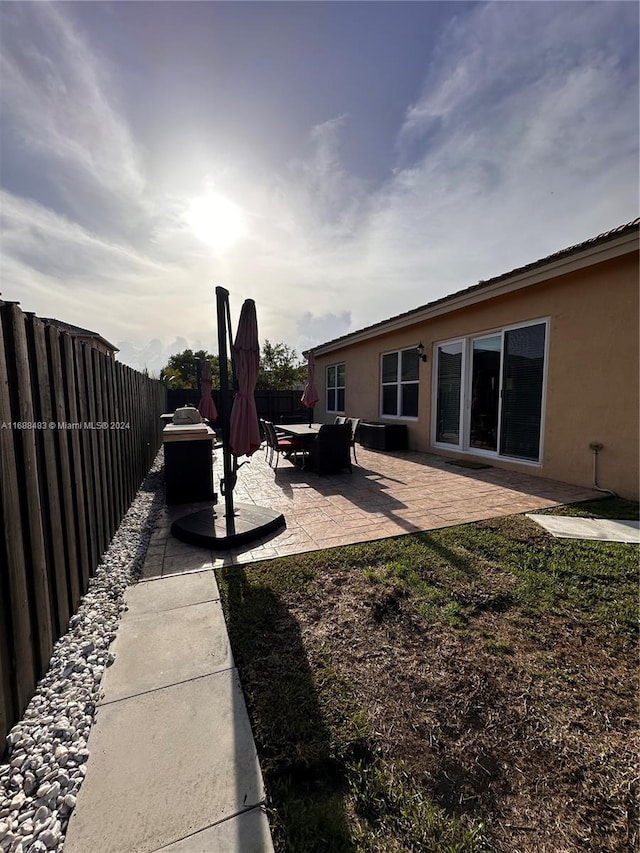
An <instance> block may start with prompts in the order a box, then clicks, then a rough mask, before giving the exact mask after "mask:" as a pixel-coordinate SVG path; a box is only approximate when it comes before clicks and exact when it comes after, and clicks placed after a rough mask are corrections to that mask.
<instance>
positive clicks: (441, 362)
mask: <svg viewBox="0 0 640 853" xmlns="http://www.w3.org/2000/svg"><path fill="white" fill-rule="evenodd" d="M462 350H463V342H462V341H454V342H453V343H450V344H442V345H441V346H439V347H438V379H437V383H436V385H437V392H436V393H437V395H438V399H437V404H436V441H437V442H442V443H443V444H454V445H457V444H459V443H460V403H461V400H462V395H461V391H462Z"/></svg>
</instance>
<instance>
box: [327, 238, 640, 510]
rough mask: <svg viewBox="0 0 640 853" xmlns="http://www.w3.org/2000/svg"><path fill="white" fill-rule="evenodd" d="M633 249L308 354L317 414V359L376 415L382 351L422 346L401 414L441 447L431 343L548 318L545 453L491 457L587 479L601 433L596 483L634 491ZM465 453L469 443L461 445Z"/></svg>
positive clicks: (354, 413) (415, 437)
mask: <svg viewBox="0 0 640 853" xmlns="http://www.w3.org/2000/svg"><path fill="white" fill-rule="evenodd" d="M638 275H639V268H638V253H637V252H632V253H629V254H626V255H624V256H622V257H620V258H616V259H613V260H609V261H605V262H603V263H600V264H597V265H594V266H592V267H589V268H587V269H585V270H580V271H578V272H572V273H568V274H566V275H563V276H560V277H557V278H554V279H550V280H548V281H546V282H543V283H540V284H535V285H531V286H529V287H527V288H524V289H523V290H519V291H516V292H513V293H511V294H507V295H504V296H500V297H495V298H493V299H490V300H487V301H485V302H482V303H479V304H477V305H474V306H471V307H468V308H465V309H462V310H458V311H453V312H451V313H448V314H445V315H442V316H440V317H437V318H434V319H432V320H429V321H428V322H423V323H421V324H417V325H416V324H414V325H410V326H407V327H405V328H404V329H403V330H401V331H398V332H394V333H391V334H386V335H379V336H377V337H376V338H374V339H372V340H368V341H365V342H363V343H359V344H354V345H352V346H350V347H343V348H342V349H341V350H336V351H334V352H332V353H330V354H328V355H319V356H317V357H316V363H317V369H316V380H317V386H318V391H319V395H320V403H319V404H318V406H317V407H316V414H317V416H318V419H319V420H325V421H330V420H332V419H333V415H327V414H326V412H325V411H324V405H325V401H326V394H325V380H326V371H325V367H326V366H327V365H329V364H336V363H339V362H345V364H346V413H347V415H349V416H351V417H361V418H364V419H369V420H376V421H384V420H385V418H382V417H381V416H380V410H379V406H380V403H379V398H380V353H382V352H387V351H389V350H394V349H402V348H406V347H409V346H414V345H416V344H417V343H419V342H420V341H421V342H422V343H423V344H424V345H425V352H426V353H428V354H429V361H428V362H426V363H421V364H420V399H419V416H418V418H417V420H406V421H402V420H401V421H398V419H395V418H394V419H389V420H390V422H394V423H397V422H404V423H407V425H408V429H409V442H410V447H411V448H412V449H414V450H422V451H430V452H434V453H444V454H445V455H447V456H449V457H452V456H455V455H459V454H456V452H455V451H453V452H449V451H442V450H438V449H437V448H434V447H432V445H431V385H432V368H433V359H434V344H435V343H437V342H439V341H443V340H447V339H449V338H455V337H462V336H467V335H475V334H477V333H482V332H490V331H492V330H495V329H500V328H502V327H503V326H509V325H514V324H518V323H521V322H527V321H530V320H537V319H546V318H548V319H549V320H550V325H549V358H548V367H547V393H546V402H545V406H546V414H545V423H544V432H543V458H542V463H541V464H539V465H530V464H524V463H518V462H511V461H507V460H502V459H499V458H492V464H495V465H498V466H500V467H505V468H510V469H514V470H526V471H527V472H529V473H532V474H539V475H540V476H543V477H549V478H551V479H556V480H562V481H565V482H569V483H574V484H577V485H591V483H592V475H593V453H592V451H591V450H590V448H589V443H590V442H593V441H598V442H601V443H602V444H603V445H604V447H603V450H602V451H601V453H600V454H599V457H598V481H599V484H600V486H602V487H604V488H608V489H613V490H614V491H616V492H618V493H619V494H620V495H621V496H624V497H628V498H634V499H636V500H637V499H638V491H639V488H638V473H639V466H640V460H639V450H638V446H639V423H638V411H639V403H638V387H639V363H638V362H639V359H638V351H639V306H638V290H639V288H638V283H639V282H638ZM465 455H466V456H468V457H472V456H473V453H472V452H471V451H470V452H468V453H467V454H465Z"/></svg>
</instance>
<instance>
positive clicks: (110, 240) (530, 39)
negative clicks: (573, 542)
mask: <svg viewBox="0 0 640 853" xmlns="http://www.w3.org/2000/svg"><path fill="white" fill-rule="evenodd" d="M638 16H639V7H638V4H636V3H635V2H616V0H606V2H602V3H600V2H581V0H577V2H566V3H565V2H527V0H524V2H515V0H514V2H490V3H476V2H473V3H466V2H446V3H440V2H408V3H406V2H402V0H394V2H373V3H370V2H357V0H354V2H346V0H344V2H239V1H238V0H237V1H236V2H198V3H192V2H115V3H103V2H100V1H99V0H98V2H75V3H74V2H72V3H66V2H56V3H47V2H37V3H29V2H3V3H0V192H1V196H0V219H1V226H2V231H1V234H2V236H1V239H2V244H1V249H2V253H1V256H0V275H1V278H0V292H1V293H2V298H3V299H6V300H12V301H19V302H20V304H21V307H22V308H23V310H25V311H33V312H35V313H36V314H37V315H38V316H41V317H55V318H57V319H59V320H63V321H65V322H67V323H74V324H76V325H79V326H82V327H84V328H88V329H91V330H93V331H96V332H98V333H99V334H101V335H102V336H103V337H105V338H107V340H109V341H111V342H112V343H113V344H115V345H116V346H117V347H119V348H120V354H119V356H118V357H119V358H120V359H121V360H122V361H124V362H125V363H127V364H130V365H131V366H132V367H136V368H138V369H143V368H147V369H148V370H149V371H151V372H152V373H157V372H158V371H159V370H160V368H161V367H162V366H163V365H164V364H166V362H167V359H168V357H169V355H171V354H173V353H175V352H179V351H181V350H183V349H185V348H186V347H191V348H192V349H200V348H204V349H206V350H208V351H210V352H212V353H215V352H216V351H217V330H216V311H215V287H216V286H217V285H221V286H223V287H225V288H226V289H227V290H228V291H229V293H230V305H231V316H232V323H233V324H236V323H237V319H238V317H239V313H240V307H241V305H242V302H243V301H244V299H246V298H252V299H255V301H256V307H257V314H258V325H259V335H260V340H261V341H263V340H264V339H269V340H270V341H271V342H272V343H275V342H283V343H286V344H287V345H288V346H290V347H292V348H294V349H295V350H296V352H297V354H298V355H301V353H302V352H303V351H304V350H305V349H307V348H308V347H311V346H314V345H316V344H320V343H323V342H325V341H328V340H331V339H333V338H335V337H338V336H340V335H343V334H346V333H348V332H350V331H355V330H357V329H361V328H363V327H364V326H367V325H370V324H371V323H376V322H379V321H381V320H384V319H386V318H387V317H390V316H393V315H395V314H398V313H401V312H403V311H408V310H410V309H412V308H416V307H418V306H420V305H424V304H426V303H428V302H430V301H432V300H434V299H437V298H440V297H442V296H445V295H447V294H449V293H453V292H455V291H456V290H459V289H461V288H464V287H468V286H470V285H472V284H475V283H477V282H478V281H479V280H486V279H488V278H491V277H492V276H494V275H499V274H501V273H504V272H507V271H509V270H511V269H513V268H515V267H518V266H522V265H524V264H527V263H529V262H531V261H534V260H536V259H538V258H542V257H544V256H546V255H548V254H551V253H552V252H555V251H557V250H559V249H562V248H565V247H567V246H570V245H573V244H575V243H577V242H580V241H582V240H586V239H588V238H590V237H593V236H595V235H597V234H599V233H601V232H603V231H607V230H609V229H611V228H614V227H616V226H618V225H621V224H623V223H625V222H628V221H630V220H632V219H634V218H635V217H636V216H637V215H638V198H639V192H638V190H639V175H638V162H639V158H638V142H639V139H638V136H639V131H638V127H639V116H638V103H639V93H638V88H639V86H638V82H639V76H638V34H639V26H638Z"/></svg>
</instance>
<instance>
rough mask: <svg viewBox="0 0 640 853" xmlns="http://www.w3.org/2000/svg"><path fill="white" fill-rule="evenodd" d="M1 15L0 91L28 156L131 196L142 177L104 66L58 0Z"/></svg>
mask: <svg viewBox="0 0 640 853" xmlns="http://www.w3.org/2000/svg"><path fill="white" fill-rule="evenodd" d="M2 18H3V27H4V36H3V50H2V53H1V54H0V72H1V74H2V87H0V95H1V97H2V107H3V111H4V112H5V119H9V120H10V121H11V124H12V127H13V131H14V133H15V135H16V137H17V138H18V139H19V140H20V142H21V143H22V144H24V145H25V146H26V148H27V149H28V150H29V151H30V152H31V153H32V154H33V155H35V156H40V157H43V158H45V159H46V160H51V161H53V163H54V164H55V166H56V167H57V168H60V167H63V166H67V167H68V168H69V169H71V170H72V171H73V174H74V176H75V177H76V178H77V177H80V176H82V177H84V179H85V180H86V181H87V183H89V184H93V185H94V187H95V188H99V189H100V190H101V192H103V193H108V194H112V193H113V194H121V195H122V196H124V197H125V198H127V200H129V201H130V199H131V196H132V195H135V193H136V192H140V191H141V189H142V188H143V186H144V179H143V176H142V172H141V168H140V158H139V153H138V151H137V148H136V145H135V143H134V141H133V139H132V137H131V134H130V132H129V130H128V128H127V126H126V124H125V123H124V122H123V121H122V119H121V118H120V117H119V115H118V113H117V111H116V109H115V108H114V107H113V105H112V103H111V100H110V96H109V94H108V91H109V89H108V84H109V80H108V75H107V72H106V66H105V65H104V64H100V63H99V62H98V61H97V60H96V58H95V56H94V55H93V53H92V51H91V50H90V48H89V46H88V45H87V44H86V42H85V41H84V40H83V39H82V37H81V36H80V35H79V33H78V32H77V31H76V29H75V27H74V26H73V24H72V23H71V21H70V19H69V17H67V16H65V14H64V12H63V9H62V7H60V6H58V4H52V3H46V2H43V3H37V4H29V3H24V4H20V3H17V4H5V5H4V6H3V9H2Z"/></svg>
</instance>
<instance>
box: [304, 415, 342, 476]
mask: <svg viewBox="0 0 640 853" xmlns="http://www.w3.org/2000/svg"><path fill="white" fill-rule="evenodd" d="M350 447H351V426H350V425H349V424H324V426H321V427H320V429H319V431H318V435H317V437H316V439H315V440H314V441H313V443H312V444H311V448H310V451H309V458H310V465H311V467H313V469H314V470H315V471H317V473H318V474H320V475H322V474H339V473H340V471H342V470H344V469H345V468H348V469H349V472H351V452H350Z"/></svg>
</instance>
